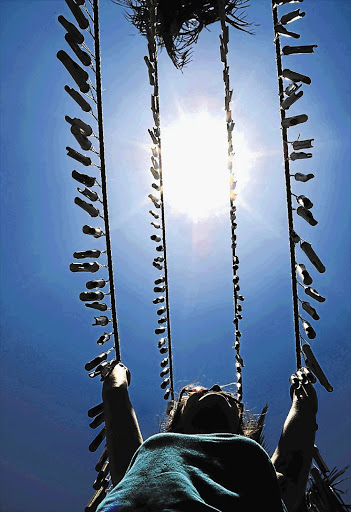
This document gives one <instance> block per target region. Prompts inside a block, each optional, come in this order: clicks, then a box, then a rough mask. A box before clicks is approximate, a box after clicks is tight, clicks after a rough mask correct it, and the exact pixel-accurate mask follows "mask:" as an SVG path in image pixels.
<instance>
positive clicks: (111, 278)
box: [93, 0, 121, 361]
mask: <svg viewBox="0 0 351 512" xmlns="http://www.w3.org/2000/svg"><path fill="white" fill-rule="evenodd" d="M93 10H94V44H95V59H96V63H95V65H96V96H97V98H96V99H97V114H98V130H99V146H100V162H101V168H100V172H101V190H102V201H103V206H104V222H105V235H106V255H107V262H108V265H107V266H108V274H109V285H110V297H111V316H112V325H113V335H114V345H115V352H116V353H115V357H116V360H117V361H120V359H121V351H120V342H119V334H118V322H117V309H116V299H115V286H114V275H113V260H112V249H111V236H110V222H109V211H108V201H107V182H106V162H105V145H104V129H103V114H102V93H101V58H100V32H99V2H98V0H94V7H93Z"/></svg>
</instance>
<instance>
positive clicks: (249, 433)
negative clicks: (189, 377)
mask: <svg viewBox="0 0 351 512" xmlns="http://www.w3.org/2000/svg"><path fill="white" fill-rule="evenodd" d="M198 388H199V386H195V385H194V384H190V385H188V386H184V387H183V388H182V389H181V390H180V393H179V395H178V398H177V400H175V401H174V402H171V403H170V404H169V406H168V407H167V411H166V413H165V415H164V417H163V420H162V421H161V424H160V431H161V432H175V433H177V432H178V433H181V431H180V430H179V428H178V423H179V419H180V417H181V414H182V411H183V409H184V407H185V404H186V402H187V401H188V398H189V396H190V395H191V394H193V393H195V392H197V391H198ZM202 389H203V390H207V389H206V388H202ZM220 393H223V394H224V395H226V396H227V397H228V398H229V399H231V400H233V401H235V402H236V404H237V406H238V408H239V419H240V423H239V431H238V434H239V435H242V436H245V437H248V438H250V439H253V440H254V441H256V442H258V443H260V444H263V433H262V431H263V427H264V421H265V416H266V413H267V409H268V404H266V405H265V406H264V407H263V409H262V412H261V414H253V413H251V412H250V411H248V410H245V408H244V404H243V403H242V402H239V400H237V399H236V397H235V394H234V393H230V392H227V391H220Z"/></svg>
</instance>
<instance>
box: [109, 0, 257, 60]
mask: <svg viewBox="0 0 351 512" xmlns="http://www.w3.org/2000/svg"><path fill="white" fill-rule="evenodd" d="M115 3H116V4H118V5H121V6H122V7H124V8H126V10H127V14H126V16H127V19H128V20H129V21H130V22H131V23H132V24H133V25H134V26H135V27H136V28H137V29H138V30H139V32H140V33H141V34H142V35H144V36H146V35H147V31H148V30H149V25H150V15H149V10H148V5H149V2H148V0H138V1H134V0H116V1H115ZM248 5H249V2H248V0H229V1H225V0H224V1H223V6H224V9H225V15H226V22H227V23H228V24H229V25H231V26H232V27H234V28H236V29H238V30H242V31H243V32H247V33H249V34H252V33H253V32H252V31H251V29H250V27H251V26H252V24H251V23H249V22H247V21H246V13H245V8H246V7H248ZM219 19H220V18H219V13H218V0H207V1H206V0H158V1H157V24H156V37H157V42H158V45H159V46H160V47H164V48H166V50H167V53H168V55H169V57H170V58H171V60H172V62H173V64H174V65H175V67H176V68H178V69H182V68H183V66H185V65H186V64H188V63H189V62H190V60H191V50H192V45H193V44H194V43H196V42H197V40H198V37H199V35H200V32H201V30H202V29H203V28H204V27H207V26H208V25H211V24H212V23H215V22H216V21H219Z"/></svg>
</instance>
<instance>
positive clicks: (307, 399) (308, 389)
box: [290, 367, 318, 414]
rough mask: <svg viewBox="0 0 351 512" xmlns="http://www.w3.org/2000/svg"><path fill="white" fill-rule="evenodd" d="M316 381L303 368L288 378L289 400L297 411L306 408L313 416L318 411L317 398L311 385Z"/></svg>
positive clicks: (310, 373) (311, 374)
mask: <svg viewBox="0 0 351 512" xmlns="http://www.w3.org/2000/svg"><path fill="white" fill-rule="evenodd" d="M316 380H317V379H316V377H315V376H314V375H313V373H312V372H310V371H309V370H308V369H307V368H305V367H301V368H299V369H298V370H297V371H296V372H295V373H294V374H293V375H292V376H291V377H290V383H291V387H290V396H291V399H292V400H293V402H295V405H296V406H297V407H298V408H299V409H304V408H305V407H308V408H309V409H310V410H311V412H313V413H314V414H317V411H318V398H317V393H316V390H315V389H314V385H313V384H314V383H315V382H316Z"/></svg>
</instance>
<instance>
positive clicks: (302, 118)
mask: <svg viewBox="0 0 351 512" xmlns="http://www.w3.org/2000/svg"><path fill="white" fill-rule="evenodd" d="M302 1H303V0H299V2H302ZM289 3H295V2H294V0H272V11H273V26H274V44H275V51H276V62H277V74H278V89H279V100H280V119H281V133H282V141H283V155H284V171H285V184H286V201H287V212H288V228H289V244H290V264H291V284H292V299H293V314H294V330H295V350H296V367H297V369H299V368H301V366H302V362H301V354H302V355H303V357H304V360H305V365H306V366H307V368H308V369H309V370H310V371H311V372H312V373H313V374H314V375H315V376H316V378H317V379H318V380H319V382H320V384H321V385H322V386H323V387H324V388H325V389H326V390H327V391H329V392H331V391H333V387H332V386H331V384H330V383H329V381H328V379H327V377H326V376H325V374H324V372H323V370H322V369H321V367H320V365H319V363H318V361H317V359H316V358H315V356H314V354H313V352H312V349H311V346H310V344H309V343H307V341H306V340H305V339H304V338H303V337H302V335H301V333H300V321H301V325H302V328H303V330H304V331H305V333H306V336H307V337H308V338H309V339H314V338H315V337H316V332H315V330H314V328H313V327H312V325H311V323H310V322H309V321H308V320H306V319H305V313H307V314H308V315H309V316H310V317H311V318H312V319H313V320H319V315H318V313H317V311H316V310H315V308H314V307H313V306H312V304H310V303H309V302H308V301H306V300H302V299H301V298H300V297H299V295H298V285H299V286H300V287H301V288H303V289H304V291H305V294H306V295H308V297H311V298H312V299H314V300H315V301H317V302H319V303H323V302H324V301H325V298H324V297H323V296H322V295H320V294H319V293H318V292H317V291H316V290H315V289H314V288H312V287H311V286H310V285H311V284H312V277H311V276H310V274H309V273H308V271H307V269H306V267H305V265H304V264H303V263H298V262H297V261H296V253H295V246H296V245H297V244H299V245H300V248H301V249H302V251H303V252H304V253H305V254H306V256H307V258H308V259H309V260H310V262H311V263H312V265H313V266H314V267H315V268H316V269H317V270H318V272H320V273H324V272H325V267H324V265H323V263H322V262H321V261H320V259H319V258H318V256H317V254H316V253H315V252H314V250H313V248H312V245H311V244H310V243H308V242H306V240H304V239H303V238H302V237H301V236H299V235H298V234H297V233H296V232H295V230H294V218H293V212H295V213H296V214H297V215H299V216H300V217H302V218H303V219H304V220H305V221H306V222H307V223H308V224H310V225H311V226H315V225H316V224H317V221H316V220H315V218H314V217H313V214H312V212H311V208H312V207H313V203H312V201H311V200H310V199H309V198H308V197H306V196H305V195H303V194H294V193H293V192H292V190H291V178H295V181H297V182H302V183H305V182H307V181H309V180H310V179H312V178H314V175H313V174H311V173H308V174H302V173H300V172H296V173H295V174H292V173H291V171H290V163H291V162H292V166H294V165H295V163H294V162H296V161H298V160H307V159H310V158H312V156H313V155H312V153H306V152H305V151H301V150H306V149H310V148H312V147H313V146H312V142H313V141H314V139H304V140H300V134H299V136H298V137H297V138H296V139H295V140H293V141H289V140H288V130H289V128H291V127H294V126H297V125H299V124H302V123H305V122H306V121H307V120H308V116H307V115H306V114H298V115H294V116H292V117H286V111H287V110H289V109H290V107H291V106H292V105H294V104H295V102H297V101H298V100H299V99H300V98H301V97H302V96H303V91H302V90H301V87H302V84H306V85H310V84H311V79H310V77H308V76H306V75H302V74H300V73H298V72H295V71H292V70H290V69H288V68H286V69H283V66H282V56H289V55H298V54H307V53H314V48H316V47H317V45H316V44H313V45H306V46H284V47H283V49H282V50H281V48H280V38H281V37H284V36H285V37H291V38H294V39H299V38H300V35H299V34H298V33H296V32H291V31H289V30H288V29H287V28H286V25H287V24H288V23H291V22H293V21H295V20H298V19H301V18H303V17H304V16H305V13H304V12H300V9H296V10H294V11H292V12H289V13H287V14H285V15H283V16H282V17H281V18H280V20H279V21H278V6H282V5H285V4H289ZM283 80H288V81H289V83H288V85H287V87H286V88H285V89H284V86H283ZM290 148H292V151H290V153H289V149H290ZM295 200H296V203H297V205H296V207H293V204H292V203H293V202H295ZM297 276H298V277H297ZM298 278H299V279H298ZM299 306H301V309H303V311H304V312H301V311H300V310H299ZM302 341H304V342H305V343H304V344H302ZM313 460H314V462H315V464H316V466H314V467H313V468H312V469H311V473H310V480H309V489H308V490H307V493H306V499H307V500H311V499H312V502H313V509H314V510H318V511H321V512H322V510H326V508H323V506H324V507H325V503H324V505H323V500H322V502H321V501H320V500H317V502H318V503H319V504H321V506H322V508H319V507H317V505H316V501H315V500H313V496H312V494H313V493H315V490H316V488H317V489H318V492H319V493H320V495H321V496H329V497H330V496H331V495H333V496H331V498H330V499H331V501H332V500H333V499H336V500H337V497H336V494H335V490H333V488H332V486H331V485H328V484H327V483H323V482H327V481H328V478H324V480H323V477H326V476H327V475H329V473H330V472H329V469H328V467H327V465H326V464H325V462H324V461H323V459H322V457H321V455H320V453H319V451H318V448H317V447H316V446H315V447H314V451H313ZM311 496H312V498H311ZM335 503H336V502H334V504H335ZM338 503H339V506H340V502H338ZM341 503H342V502H341ZM316 507H317V508H316ZM330 510H331V509H330ZM335 510H336V509H335ZM340 510H343V509H340Z"/></svg>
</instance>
